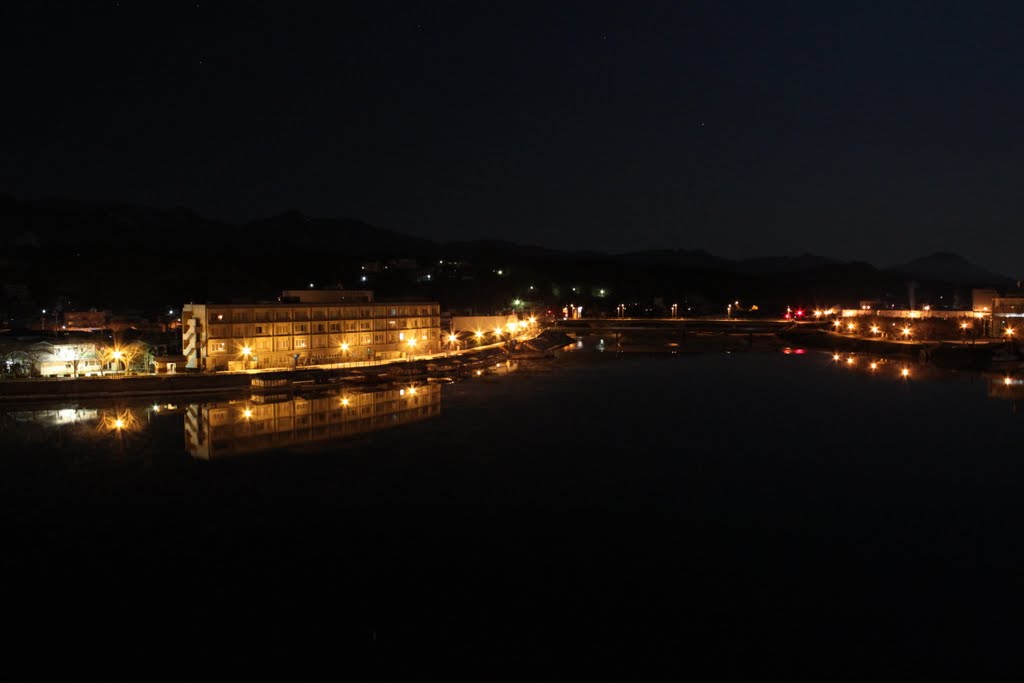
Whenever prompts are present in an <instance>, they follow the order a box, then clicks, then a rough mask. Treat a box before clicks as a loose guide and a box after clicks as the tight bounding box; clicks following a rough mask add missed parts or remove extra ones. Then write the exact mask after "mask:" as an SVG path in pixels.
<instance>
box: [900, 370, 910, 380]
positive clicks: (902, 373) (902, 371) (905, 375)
mask: <svg viewBox="0 0 1024 683" xmlns="http://www.w3.org/2000/svg"><path fill="white" fill-rule="evenodd" d="M900 375H902V376H903V378H904V379H906V378H907V377H910V368H903V369H902V370H900Z"/></svg>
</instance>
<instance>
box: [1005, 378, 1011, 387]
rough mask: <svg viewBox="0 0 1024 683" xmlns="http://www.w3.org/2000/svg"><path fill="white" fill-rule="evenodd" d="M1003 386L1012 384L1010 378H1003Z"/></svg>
mask: <svg viewBox="0 0 1024 683" xmlns="http://www.w3.org/2000/svg"><path fill="white" fill-rule="evenodd" d="M1003 384H1005V385H1006V386H1010V385H1011V384H1013V380H1012V379H1011V378H1010V377H1004V378H1003Z"/></svg>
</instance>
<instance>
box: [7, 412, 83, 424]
mask: <svg viewBox="0 0 1024 683" xmlns="http://www.w3.org/2000/svg"><path fill="white" fill-rule="evenodd" d="M4 416H5V417H7V418H8V419H11V420H14V421H15V422H34V423H36V424H38V425H41V426H43V427H61V426H63V425H73V424H81V423H84V422H95V421H96V420H98V419H99V417H100V411H98V410H96V409H95V408H57V409H52V410H9V411H4Z"/></svg>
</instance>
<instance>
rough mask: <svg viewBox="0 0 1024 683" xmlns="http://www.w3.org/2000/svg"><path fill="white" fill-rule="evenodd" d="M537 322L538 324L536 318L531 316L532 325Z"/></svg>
mask: <svg viewBox="0 0 1024 683" xmlns="http://www.w3.org/2000/svg"><path fill="white" fill-rule="evenodd" d="M535 322H537V319H536V318H534V317H533V316H532V315H531V316H530V324H531V325H532V324H534V323H535Z"/></svg>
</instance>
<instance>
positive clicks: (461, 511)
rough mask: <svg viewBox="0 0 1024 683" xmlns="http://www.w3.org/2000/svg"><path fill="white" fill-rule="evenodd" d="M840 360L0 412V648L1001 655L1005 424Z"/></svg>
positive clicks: (149, 659) (1012, 451)
mask: <svg viewBox="0 0 1024 683" xmlns="http://www.w3.org/2000/svg"><path fill="white" fill-rule="evenodd" d="M863 363H864V360H863V359H858V363H857V365H856V366H853V367H846V366H845V365H844V364H843V363H842V362H840V363H838V364H837V363H835V362H834V361H833V360H832V358H831V357H829V356H823V355H819V354H811V353H807V354H802V355H799V354H783V353H775V354H742V353H734V354H719V355H701V356H688V357H683V356H670V357H662V358H651V357H644V358H637V357H626V358H620V359H615V358H613V357H612V356H611V355H610V354H602V355H601V356H600V357H598V358H597V359H591V360H583V359H582V358H581V357H577V358H575V359H571V358H570V359H562V360H560V361H558V362H556V363H553V364H547V365H540V366H535V367H533V368H525V369H524V368H521V369H520V370H519V371H518V372H514V373H511V374H508V375H504V376H495V375H485V376H483V377H479V378H473V379H471V380H468V381H465V382H460V383H457V384H452V385H445V386H443V387H434V390H433V391H431V390H428V389H427V388H426V387H421V389H420V391H419V393H418V394H416V395H415V396H410V395H405V394H402V393H400V392H399V393H397V394H396V393H395V392H391V393H389V394H386V395H385V394H380V395H377V396H372V397H369V398H367V397H366V396H363V397H362V398H361V399H359V400H355V399H354V398H352V399H350V403H349V404H348V405H345V406H342V405H341V403H340V402H341V399H342V396H341V395H336V396H329V397H326V398H325V397H323V396H320V397H315V396H313V397H306V398H302V399H300V401H299V402H298V403H296V402H294V401H275V399H274V398H273V397H271V398H269V399H266V400H264V401H263V402H253V401H248V400H242V401H240V402H238V401H236V402H230V401H213V402H205V403H204V402H197V403H190V402H188V401H185V400H182V399H172V400H170V401H166V400H161V401H159V402H158V403H157V405H158V406H159V408H160V410H159V411H157V410H155V409H154V408H153V406H152V405H150V404H151V403H152V402H149V403H146V404H138V405H135V404H132V403H131V402H128V403H125V404H123V405H104V404H96V405H84V404H83V405H81V406H77V407H76V408H77V410H76V409H72V407H69V406H53V407H47V408H48V409H47V410H40V409H39V407H38V406H37V407H36V408H34V409H33V410H30V411H26V410H5V412H4V413H3V416H2V429H0V447H2V449H3V450H2V455H0V496H2V499H0V501H2V502H0V506H2V507H0V515H2V516H0V529H2V532H3V548H2V559H0V598H2V602H3V619H4V621H5V625H6V628H5V631H7V632H8V633H9V635H8V636H7V637H5V639H4V650H5V656H4V658H3V663H2V664H0V667H3V669H7V670H11V669H14V670H17V671H18V672H19V673H25V672H26V671H27V672H30V673H35V674H46V673H48V672H53V671H55V670H57V669H58V668H59V669H62V670H63V669H67V668H71V669H73V670H76V671H78V672H80V673H81V674H83V675H84V674H86V673H101V674H103V675H117V676H126V675H128V676H147V677H148V676H152V675H154V674H162V673H174V674H175V675H189V676H191V675H193V674H196V673H202V674H203V675H204V676H210V675H216V676H230V677H232V678H236V677H238V676H240V675H243V674H245V675H251V674H253V673H265V672H268V671H275V670H276V671H283V672H285V673H287V674H292V675H298V674H300V673H301V672H304V671H308V670H309V669H310V668H311V667H328V670H329V671H330V673H331V675H332V676H343V675H346V674H349V673H354V672H355V671H356V668H357V667H359V668H360V669H361V668H362V667H364V666H365V665H371V666H374V667H376V672H377V673H379V674H381V675H384V674H387V673H392V672H394V671H397V670H401V671H403V672H404V673H406V674H411V675H416V676H418V677H427V676H429V677H430V678H434V677H435V676H436V675H441V676H452V675H459V676H460V677H464V676H467V675H468V676H470V677H473V678H476V679H480V680H489V679H494V678H503V677H506V676H512V675H514V676H517V677H521V676H530V677H531V678H542V679H549V678H566V679H575V678H577V677H579V676H581V675H583V674H584V673H588V674H592V673H600V674H604V675H606V676H616V677H636V676H644V677H646V676H647V675H649V674H651V673H654V672H670V673H683V674H686V673H695V674H700V676H701V677H706V678H713V679H720V678H751V677H754V678H762V679H763V678H791V677H809V678H815V679H863V678H867V677H869V678H874V679H878V678H899V679H907V678H928V679H935V678H977V677H992V676H996V675H999V676H1014V675H1016V674H1019V673H1020V672H1021V671H1024V648H1021V647H1020V642H1021V636H1022V635H1024V497H1022V495H1021V491H1022V484H1024V453H1022V449H1021V443H1022V438H1021V437H1022V434H1024V411H1021V412H1020V413H1018V412H1016V411H1015V410H1014V406H1015V402H1014V401H1013V400H1011V399H1012V396H1013V391H1011V389H1012V388H1010V389H1001V388H999V387H997V386H996V383H995V382H993V383H992V384H991V386H990V383H989V382H988V381H987V380H986V379H985V378H982V377H978V376H969V375H963V376H957V375H945V374H940V373H929V372H927V371H926V370H925V369H924V368H919V367H918V366H910V367H911V368H912V370H913V374H912V375H911V377H910V378H909V379H907V380H904V379H901V378H900V377H899V373H898V369H899V368H900V367H902V366H901V365H899V364H897V363H888V364H885V365H883V366H881V367H880V368H879V370H877V371H869V370H867V368H866V367H865V366H864V365H863ZM858 368H859V369H858ZM990 393H991V394H993V397H990ZM352 396H353V397H354V396H355V395H354V394H353V395H352ZM995 396H1003V397H1004V398H998V397H995ZM1006 396H1010V399H1007V398H1005V397H1006ZM320 399H325V400H324V401H321V403H319V404H318V403H316V401H317V400H320ZM359 401H362V403H359ZM412 404H414V405H412ZM288 405H290V406H291V407H288ZM49 408H53V410H50V409H49ZM58 408H62V410H57V409H58ZM349 409H359V410H362V411H363V412H362V413H357V414H356V415H354V416H353V415H352V414H350V413H349V414H346V413H345V411H346V410H349ZM246 410H248V411H251V412H250V413H248V414H246V413H245V412H244V411H246ZM117 419H122V421H123V422H122V427H121V429H118V428H117V427H116V426H115V425H114V424H113V422H112V421H114V420H117ZM289 420H290V421H289ZM104 425H105V426H104Z"/></svg>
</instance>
